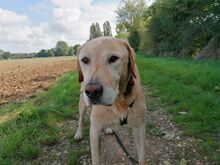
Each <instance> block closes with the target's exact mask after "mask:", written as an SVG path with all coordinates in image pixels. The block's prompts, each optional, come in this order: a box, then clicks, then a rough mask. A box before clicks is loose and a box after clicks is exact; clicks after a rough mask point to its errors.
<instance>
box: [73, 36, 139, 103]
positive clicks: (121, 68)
mask: <svg viewBox="0 0 220 165" xmlns="http://www.w3.org/2000/svg"><path fill="white" fill-rule="evenodd" d="M77 54H78V59H77V69H78V74H79V82H83V93H84V99H85V102H86V104H87V105H91V104H100V105H112V104H114V102H115V100H116V99H117V97H118V95H119V94H121V93H123V92H124V90H126V85H127V83H128V80H129V78H130V76H133V77H136V75H135V74H136V73H135V62H134V60H135V53H134V50H133V49H132V48H131V47H130V45H129V44H128V43H127V42H125V41H123V40H120V39H116V38H113V37H102V38H97V39H93V40H90V41H88V42H87V43H85V44H84V45H83V46H82V47H81V48H80V49H79V50H78V53H77Z"/></svg>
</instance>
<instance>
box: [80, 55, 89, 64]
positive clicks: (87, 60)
mask: <svg viewBox="0 0 220 165" xmlns="http://www.w3.org/2000/svg"><path fill="white" fill-rule="evenodd" d="M81 61H82V62H83V63H84V64H88V63H89V59H88V58H87V57H84V58H82V60H81Z"/></svg>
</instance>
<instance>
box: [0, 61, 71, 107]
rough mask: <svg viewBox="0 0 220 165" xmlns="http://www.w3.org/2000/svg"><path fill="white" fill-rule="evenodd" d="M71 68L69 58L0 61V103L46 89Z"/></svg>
mask: <svg viewBox="0 0 220 165" xmlns="http://www.w3.org/2000/svg"><path fill="white" fill-rule="evenodd" d="M73 68H74V60H73V59H72V60H71V59H70V58H68V59H62V58H57V59H53V58H51V59H28V60H26V59H25V60H8V61H0V105H1V104H4V103H7V102H9V101H14V100H18V99H21V98H24V97H27V96H30V95H33V93H35V92H36V91H38V90H41V89H47V88H48V87H49V86H50V85H51V84H52V83H53V82H54V81H55V80H56V78H57V77H58V76H60V75H61V74H63V73H65V72H68V71H71V70H73Z"/></svg>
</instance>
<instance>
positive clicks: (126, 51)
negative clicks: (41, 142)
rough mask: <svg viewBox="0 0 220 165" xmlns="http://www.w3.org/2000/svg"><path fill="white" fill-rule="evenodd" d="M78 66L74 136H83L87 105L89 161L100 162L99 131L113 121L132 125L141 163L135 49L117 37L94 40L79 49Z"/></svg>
mask: <svg viewBox="0 0 220 165" xmlns="http://www.w3.org/2000/svg"><path fill="white" fill-rule="evenodd" d="M77 68H78V74H79V82H81V91H82V94H81V97H80V102H79V114H80V116H79V125H78V129H77V132H76V134H75V139H76V140H80V139H81V138H82V132H83V131H82V129H83V128H82V127H83V115H84V113H85V111H86V109H87V108H90V109H91V113H90V122H91V125H90V144H91V155H92V164H93V165H99V164H100V150H99V149H100V136H101V132H102V131H103V130H104V129H105V128H107V127H109V126H111V124H113V123H121V124H123V123H128V125H130V126H131V127H132V128H133V135H134V139H135V145H136V149H137V152H138V162H139V164H141V165H144V164H145V142H144V139H145V125H144V118H145V111H146V104H145V96H144V91H143V88H142V87H141V84H140V77H139V73H138V69H137V66H136V64H135V52H134V50H133V49H132V48H131V47H130V45H129V44H128V43H127V42H125V41H123V40H120V39H117V38H113V37H101V38H97V39H93V40H90V41H88V42H86V43H85V44H84V45H83V46H82V47H81V48H80V49H79V51H78V59H77Z"/></svg>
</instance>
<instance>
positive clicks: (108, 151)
mask: <svg viewBox="0 0 220 165" xmlns="http://www.w3.org/2000/svg"><path fill="white" fill-rule="evenodd" d="M146 93H147V104H148V107H149V108H148V111H147V115H146V132H147V135H146V140H145V143H146V150H147V151H146V160H147V163H148V164H152V165H157V164H159V165H171V164H172V165H173V164H174V165H186V164H187V165H190V164H191V165H195V164H196V165H205V164H211V163H210V162H209V160H208V159H207V157H205V156H204V155H202V154H201V152H200V149H199V142H198V140H196V139H194V138H190V137H186V136H184V135H183V133H182V131H181V130H180V129H179V128H178V127H177V126H175V125H174V124H173V123H172V122H171V119H170V116H169V115H168V113H166V111H165V109H164V108H162V107H161V106H160V105H159V104H158V100H157V98H155V97H153V95H152V92H151V91H150V90H147V92H146ZM76 125H77V121H75V120H73V121H67V122H65V123H64V124H63V125H62V126H61V127H60V131H61V135H62V136H61V137H62V138H61V139H60V140H59V141H58V142H57V144H56V145H53V146H44V150H43V153H42V154H41V156H40V157H39V158H38V159H36V160H34V161H33V162H32V164H53V165H65V164H80V165H89V164H91V158H90V148H89V142H88V138H86V139H85V140H83V141H82V142H81V143H76V142H74V141H73V135H74V132H75V130H76ZM116 130H117V132H118V133H119V136H120V138H121V139H122V140H123V143H124V145H125V146H126V148H127V149H128V151H129V152H130V153H131V154H132V155H133V156H134V157H137V155H136V151H135V149H134V142H133V138H132V136H131V129H129V128H127V127H126V126H125V127H121V126H118V127H116ZM82 147H84V151H86V152H85V153H84V154H82V156H81V157H80V159H79V161H78V162H77V163H71V161H70V160H71V159H70V158H69V157H70V153H71V152H72V151H73V150H78V149H81V148H82ZM101 150H102V164H103V165H130V164H131V163H130V162H129V160H128V159H127V158H126V156H125V154H124V153H123V151H122V150H121V148H120V147H119V146H118V144H117V143H116V140H115V137H114V136H113V135H104V136H103V138H102V148H101Z"/></svg>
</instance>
